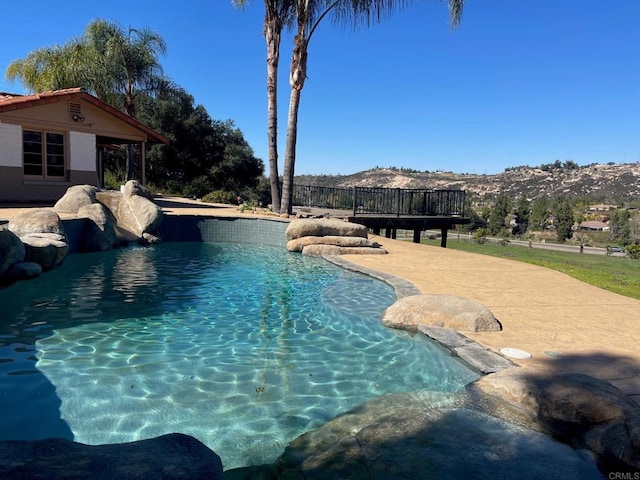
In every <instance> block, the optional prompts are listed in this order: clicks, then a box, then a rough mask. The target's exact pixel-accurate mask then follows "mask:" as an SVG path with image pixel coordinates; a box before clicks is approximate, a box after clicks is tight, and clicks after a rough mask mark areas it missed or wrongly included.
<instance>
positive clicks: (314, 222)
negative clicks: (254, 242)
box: [285, 218, 388, 256]
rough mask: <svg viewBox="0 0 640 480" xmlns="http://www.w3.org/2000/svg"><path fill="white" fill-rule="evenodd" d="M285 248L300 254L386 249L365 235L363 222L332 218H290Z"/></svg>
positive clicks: (332, 253)
mask: <svg viewBox="0 0 640 480" xmlns="http://www.w3.org/2000/svg"><path fill="white" fill-rule="evenodd" d="M285 234H286V236H287V240H288V242H287V250H289V251H290V252H302V254H303V255H311V256H323V255H347V254H368V255H380V254H382V255H384V254H387V253H388V252H387V250H385V249H384V248H382V245H380V244H379V243H377V242H374V241H371V240H369V238H368V230H367V227H365V226H364V225H360V224H358V223H351V222H345V221H343V220H338V219H336V218H305V219H296V220H292V221H291V222H290V223H289V226H288V227H287V230H286V232H285Z"/></svg>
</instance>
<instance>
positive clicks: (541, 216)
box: [529, 197, 551, 230]
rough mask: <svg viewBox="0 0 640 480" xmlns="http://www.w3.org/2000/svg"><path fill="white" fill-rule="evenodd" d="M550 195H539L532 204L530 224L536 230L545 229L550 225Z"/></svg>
mask: <svg viewBox="0 0 640 480" xmlns="http://www.w3.org/2000/svg"><path fill="white" fill-rule="evenodd" d="M550 203H551V202H550V201H549V198H548V197H538V198H536V199H535V200H534V201H533V203H532V204H531V213H530V216H529V221H530V225H531V226H532V227H533V228H534V229H536V230H545V229H546V228H547V227H548V226H549V219H550V218H551V208H550Z"/></svg>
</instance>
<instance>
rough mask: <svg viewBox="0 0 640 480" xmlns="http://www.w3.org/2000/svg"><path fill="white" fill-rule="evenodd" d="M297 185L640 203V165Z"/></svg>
mask: <svg viewBox="0 0 640 480" xmlns="http://www.w3.org/2000/svg"><path fill="white" fill-rule="evenodd" d="M295 183H296V184H301V185H315V186H327V187H329V186H330V187H354V186H358V187H388V188H434V189H460V190H467V191H468V192H473V193H475V194H478V195H479V196H481V197H488V198H490V197H493V196H495V195H496V194H497V193H498V192H499V191H500V189H501V188H502V189H504V190H505V192H506V193H507V195H508V196H510V197H512V198H515V197H518V196H519V195H520V194H524V195H525V196H526V197H527V198H529V199H533V198H536V197H539V196H567V197H587V198H589V199H593V200H597V201H602V202H605V203H618V202H629V201H634V200H635V201H638V200H640V162H639V163H624V164H611V163H610V164H593V165H589V166H584V167H580V166H578V165H576V164H575V163H573V162H571V161H569V162H565V163H564V164H560V162H556V163H555V164H549V165H541V166H540V167H528V166H527V167H514V168H508V169H506V170H505V171H504V172H502V173H499V174H496V175H475V174H468V173H452V172H442V171H437V172H418V171H414V170H410V169H403V168H375V169H372V170H366V171H364V172H359V173H354V174H353V175H301V176H297V177H296V178H295Z"/></svg>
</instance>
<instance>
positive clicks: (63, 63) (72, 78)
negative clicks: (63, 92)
mask: <svg viewBox="0 0 640 480" xmlns="http://www.w3.org/2000/svg"><path fill="white" fill-rule="evenodd" d="M87 53H88V50H87V48H86V45H85V44H84V43H82V42H81V41H80V40H78V39H73V40H71V41H70V42H68V43H66V44H64V45H54V46H53V47H44V48H39V49H37V50H33V51H32V52H30V53H29V54H28V55H27V57H26V58H24V59H19V60H14V61H13V62H11V63H10V64H9V66H8V67H7V70H6V72H5V77H6V78H7V80H10V81H15V80H18V81H20V83H22V85H24V86H25V87H26V88H27V90H29V91H31V92H46V91H48V90H59V89H63V88H71V87H77V86H78V85H84V84H85V83H86V80H87V78H88V76H89V75H88V67H87V64H86V62H85V61H84V59H85V58H86V56H87Z"/></svg>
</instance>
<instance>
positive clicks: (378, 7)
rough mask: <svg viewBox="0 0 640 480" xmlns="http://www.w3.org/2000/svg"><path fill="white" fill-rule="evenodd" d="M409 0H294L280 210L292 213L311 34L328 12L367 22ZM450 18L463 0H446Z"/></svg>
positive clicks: (339, 19)
mask: <svg viewBox="0 0 640 480" xmlns="http://www.w3.org/2000/svg"><path fill="white" fill-rule="evenodd" d="M409 3H410V1H409V0H403V1H400V2H397V1H395V2H394V1H393V0H332V1H331V0H330V1H327V0H316V1H314V0H296V1H295V8H296V12H295V13H296V25H297V31H296V35H295V37H294V46H293V53H292V56H291V71H290V75H289V84H290V86H291V95H290V98H289V116H288V119H287V140H286V144H285V157H284V172H283V185H282V201H281V204H280V205H281V211H282V210H283V209H284V210H285V211H286V213H289V214H290V213H291V208H292V200H293V199H292V193H293V177H294V168H295V160H296V142H297V136H298V110H299V107H300V94H301V92H302V89H303V87H304V82H305V80H306V78H307V54H308V47H309V42H310V41H311V38H312V36H313V34H314V32H315V31H316V29H317V28H318V25H319V24H320V22H321V21H322V20H323V19H324V18H325V17H327V16H328V15H330V16H331V17H332V19H333V20H334V21H337V22H343V23H344V22H347V23H351V24H352V25H353V26H354V27H355V26H357V25H360V24H365V25H370V24H371V23H372V22H379V21H382V20H383V19H385V18H386V17H387V16H389V15H390V14H391V13H392V12H393V11H394V10H397V9H398V8H402V7H404V6H405V5H407V4H409ZM447 6H448V8H449V19H450V22H451V26H452V27H456V26H457V25H458V23H459V22H460V18H461V17H462V9H463V6H464V0H447Z"/></svg>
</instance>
